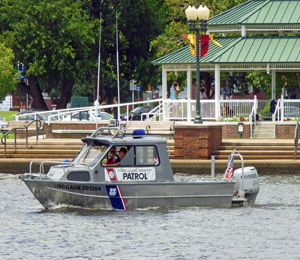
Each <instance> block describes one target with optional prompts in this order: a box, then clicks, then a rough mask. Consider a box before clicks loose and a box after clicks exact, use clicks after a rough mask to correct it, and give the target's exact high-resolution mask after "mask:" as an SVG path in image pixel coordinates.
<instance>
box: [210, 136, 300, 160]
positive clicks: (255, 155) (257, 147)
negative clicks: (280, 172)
mask: <svg viewBox="0 0 300 260" xmlns="http://www.w3.org/2000/svg"><path fill="white" fill-rule="evenodd" d="M233 149H236V151H237V152H239V153H240V154H241V155H242V156H243V159H244V160H276V161H278V160H292V159H294V154H295V145H294V140H282V139H280V140H279V139H271V140H262V141H261V142H258V141H257V140H253V139H246V140H235V139H232V140H223V141H222V143H221V145H220V147H219V149H218V150H215V151H213V153H212V155H214V156H215V159H216V160H226V159H228V156H229V155H230V153H231V152H232V151H233ZM297 157H298V158H299V157H300V151H299V150H298V152H297Z"/></svg>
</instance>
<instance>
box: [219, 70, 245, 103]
mask: <svg viewBox="0 0 300 260" xmlns="http://www.w3.org/2000/svg"><path fill="white" fill-rule="evenodd" d="M225 84H226V91H227V94H229V95H232V94H237V95H238V96H241V97H243V96H245V95H248V94H249V90H248V83H247V80H246V73H240V72H237V73H226V77H225Z"/></svg>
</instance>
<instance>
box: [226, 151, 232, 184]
mask: <svg viewBox="0 0 300 260" xmlns="http://www.w3.org/2000/svg"><path fill="white" fill-rule="evenodd" d="M233 164H234V152H233V153H232V154H231V159H230V161H229V163H228V165H227V169H226V171H225V175H224V178H225V179H227V180H229V181H232V176H233Z"/></svg>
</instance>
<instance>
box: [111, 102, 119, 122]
mask: <svg viewBox="0 0 300 260" xmlns="http://www.w3.org/2000/svg"><path fill="white" fill-rule="evenodd" d="M113 102H114V104H118V98H117V97H114V100H113ZM111 111H112V112H114V119H118V107H117V106H115V107H112V108H111Z"/></svg>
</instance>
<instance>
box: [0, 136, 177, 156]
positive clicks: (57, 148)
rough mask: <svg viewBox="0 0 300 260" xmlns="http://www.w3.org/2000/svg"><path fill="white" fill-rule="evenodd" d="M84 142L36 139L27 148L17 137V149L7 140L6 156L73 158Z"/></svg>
mask: <svg viewBox="0 0 300 260" xmlns="http://www.w3.org/2000/svg"><path fill="white" fill-rule="evenodd" d="M82 145H83V143H82V142H81V140H80V139H59V140H58V139H40V140H39V141H38V142H37V141H35V139H31V140H29V141H28V149H26V141H25V140H24V139H17V146H16V150H15V145H14V140H12V139H8V140H7V147H6V158H7V159H10V158H11V159H29V160H47V161H60V160H63V159H69V160H72V159H73V158H74V157H75V155H76V154H77V153H78V151H79V150H80V149H81V147H82ZM167 146H168V150H169V153H170V158H171V159H172V158H174V140H168V143H167ZM0 158H4V145H3V144H1V145H0Z"/></svg>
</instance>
